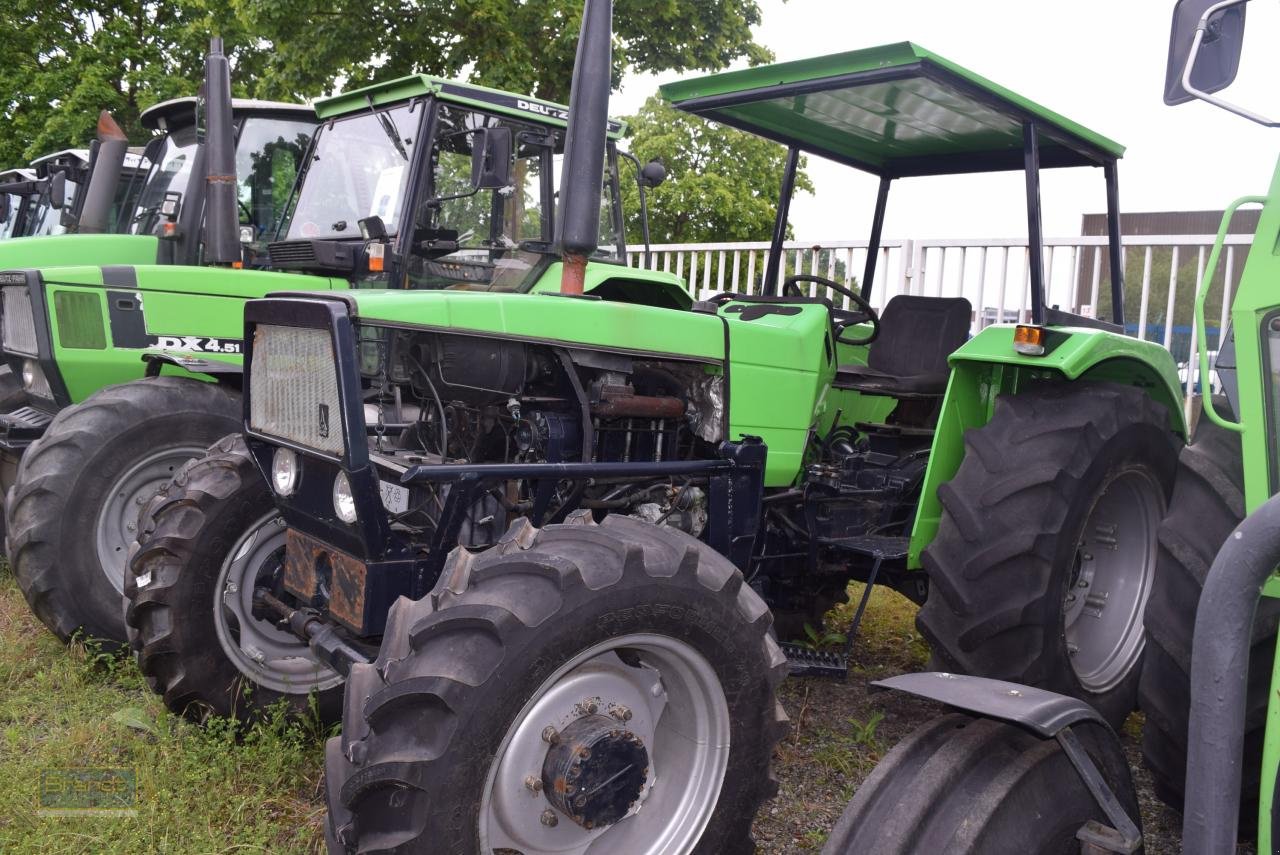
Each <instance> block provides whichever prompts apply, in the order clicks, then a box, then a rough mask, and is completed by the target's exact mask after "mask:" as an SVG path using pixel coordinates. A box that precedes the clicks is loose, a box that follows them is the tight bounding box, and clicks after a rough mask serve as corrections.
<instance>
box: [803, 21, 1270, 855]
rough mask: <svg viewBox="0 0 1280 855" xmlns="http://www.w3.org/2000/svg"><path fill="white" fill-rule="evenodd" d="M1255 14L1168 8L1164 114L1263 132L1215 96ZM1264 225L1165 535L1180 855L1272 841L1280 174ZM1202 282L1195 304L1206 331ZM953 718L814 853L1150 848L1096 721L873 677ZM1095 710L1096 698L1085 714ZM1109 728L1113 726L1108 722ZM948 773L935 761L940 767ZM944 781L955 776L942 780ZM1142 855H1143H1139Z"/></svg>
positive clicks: (1156, 726) (951, 685) (1158, 590)
mask: <svg viewBox="0 0 1280 855" xmlns="http://www.w3.org/2000/svg"><path fill="white" fill-rule="evenodd" d="M1247 1H1248V0H1180V2H1178V4H1177V5H1176V7H1175V9H1174V12H1173V27H1172V34H1171V38H1170V47H1169V60H1168V68H1167V76H1166V82H1165V102H1166V103H1167V104H1170V105H1175V104H1181V103H1185V102H1187V101H1191V100H1194V99H1199V100H1203V101H1206V102H1208V103H1211V104H1213V105H1215V106H1218V107H1221V108H1223V109H1225V110H1227V111H1228V112H1231V113H1234V114H1236V115H1239V116H1241V117H1243V118H1246V119H1249V120H1251V121H1254V122H1257V123H1260V124H1263V125H1265V126H1268V127H1277V126H1280V122H1276V121H1274V120H1271V119H1268V118H1266V117H1265V116H1262V115H1259V114H1258V113H1255V112H1253V111H1251V110H1248V109H1246V108H1243V107H1240V106H1238V105H1236V104H1234V103H1232V102H1230V101H1227V100H1225V99H1224V98H1223V97H1222V96H1220V95H1218V94H1216V93H1218V92H1219V91H1220V90H1222V89H1223V88H1225V87H1226V86H1228V85H1230V83H1231V82H1232V81H1233V80H1234V78H1235V75H1236V71H1237V68H1238V66H1239V60H1240V55H1241V49H1242V43H1243V32H1244V23H1245V5H1246V3H1247ZM1245 205H1260V206H1261V207H1262V211H1261V216H1260V217H1259V220H1258V226H1257V231H1256V233H1255V235H1254V239H1253V243H1252V246H1251V248H1250V251H1249V254H1248V258H1247V260H1246V262H1245V266H1244V269H1243V271H1242V273H1241V277H1240V281H1239V284H1238V286H1237V288H1236V290H1235V293H1234V296H1233V297H1232V302H1231V316H1230V327H1229V328H1228V329H1227V330H1226V331H1225V332H1224V334H1223V337H1222V344H1221V345H1220V347H1219V348H1218V350H1217V352H1216V354H1214V355H1213V358H1212V359H1211V356H1210V348H1209V343H1208V342H1206V341H1203V340H1202V341H1200V342H1199V352H1198V354H1197V357H1198V365H1199V370H1200V376H1201V377H1208V376H1209V373H1210V369H1212V370H1214V371H1216V372H1217V375H1218V377H1219V378H1220V379H1221V382H1222V388H1223V393H1224V394H1223V396H1222V397H1217V398H1207V397H1206V398H1205V399H1204V400H1203V404H1204V411H1203V413H1202V415H1201V416H1200V420H1199V424H1198V425H1197V426H1196V428H1195V436H1194V441H1193V442H1192V443H1191V444H1190V445H1187V446H1186V447H1184V448H1183V449H1182V451H1181V453H1180V457H1179V461H1178V469H1177V476H1176V479H1175V482H1174V489H1173V494H1172V498H1171V501H1170V503H1169V506H1168V509H1167V511H1166V513H1165V515H1164V517H1163V519H1162V521H1161V523H1160V526H1159V529H1158V533H1157V540H1158V546H1159V550H1158V554H1157V559H1156V574H1155V578H1154V583H1153V585H1152V590H1151V594H1150V597H1149V599H1148V602H1147V607H1146V612H1145V622H1146V630H1147V645H1146V648H1147V649H1146V653H1145V657H1144V661H1143V663H1142V672H1141V681H1140V685H1139V705H1140V708H1141V709H1142V712H1143V713H1144V715H1145V722H1144V727H1143V733H1142V758H1143V761H1144V764H1145V765H1146V767H1147V770H1148V772H1149V773H1150V776H1151V780H1152V783H1153V785H1154V789H1155V792H1156V795H1157V796H1159V797H1160V798H1161V799H1162V800H1163V801H1165V802H1166V803H1168V804H1169V805H1171V806H1173V807H1175V808H1178V809H1180V810H1182V812H1183V825H1182V851H1184V852H1187V853H1197V855H1200V853H1203V855H1231V853H1235V852H1236V851H1237V839H1238V838H1250V837H1256V841H1257V851H1258V852H1275V851H1277V846H1280V804H1278V803H1277V798H1276V797H1277V784H1280V731H1277V727H1280V704H1278V703H1277V697H1278V694H1277V692H1278V691H1280V670H1277V665H1278V664H1280V660H1278V659H1277V658H1276V627H1277V623H1278V622H1280V603H1278V602H1277V598H1278V597H1280V583H1278V582H1277V577H1276V575H1275V572H1276V568H1277V566H1280V500H1278V499H1277V498H1275V494H1276V493H1277V491H1278V490H1280V443H1278V442H1277V437H1278V436H1280V430H1278V429H1277V418H1278V417H1280V409H1277V406H1276V401H1277V400H1278V398H1277V395H1278V393H1280V385H1277V384H1278V382H1280V361H1278V360H1280V299H1277V295H1276V290H1275V282H1276V277H1277V260H1276V254H1275V247H1276V245H1277V239H1278V236H1280V166H1277V169H1276V172H1275V174H1274V176H1273V177H1272V180H1271V185H1270V188H1269V189H1268V191H1267V193H1266V194H1265V195H1258V196H1246V197H1243V198H1240V199H1237V200H1235V201H1234V202H1232V203H1231V204H1230V205H1229V206H1227V209H1226V211H1225V212H1224V215H1223V219H1222V226H1221V228H1220V230H1219V232H1218V236H1217V241H1216V243H1215V245H1214V247H1213V249H1212V251H1211V252H1210V255H1209V260H1208V264H1207V266H1206V270H1205V272H1204V276H1203V279H1202V283H1209V282H1212V281H1213V275H1214V272H1215V270H1216V269H1217V265H1218V262H1219V260H1220V258H1221V254H1222V247H1223V244H1224V241H1225V238H1226V234H1227V230H1228V225H1229V222H1230V220H1231V217H1232V216H1233V215H1234V214H1235V212H1236V211H1237V210H1238V209H1240V208H1241V207H1242V206H1245ZM1208 291H1209V289H1208V287H1207V286H1206V285H1203V284H1202V285H1201V288H1200V291H1199V293H1198V294H1197V297H1196V304H1195V311H1196V324H1197V326H1198V328H1199V329H1201V330H1203V329H1205V313H1204V304H1205V299H1206V297H1207V295H1208ZM880 685H882V686H884V687H885V688H889V689H895V690H900V691H905V692H909V693H912V694H915V695H919V696H922V697H926V698H931V699H933V700H937V701H941V702H942V703H944V704H947V705H948V706H950V707H952V708H953V709H954V712H952V713H951V714H950V715H948V716H946V717H944V718H942V719H938V720H936V721H933V722H930V723H929V724H927V725H925V726H923V727H922V728H920V729H919V730H918V731H917V732H915V733H913V734H912V735H910V736H908V737H907V738H906V739H905V740H903V741H902V742H901V743H900V744H899V745H898V746H897V747H896V748H894V749H893V751H891V752H890V753H889V754H888V756H886V757H885V759H884V760H883V761H881V764H880V765H879V766H878V767H877V769H876V771H875V772H874V773H873V774H872V776H871V777H870V778H868V780H867V781H866V782H865V783H864V784H863V785H862V786H861V787H860V788H859V790H858V793H857V794H856V796H855V798H854V800H853V801H852V802H851V803H850V805H849V807H848V809H847V810H846V811H845V814H844V816H843V817H842V818H841V820H840V822H839V823H838V824H837V826H836V829H835V831H834V832H833V833H832V835H831V838H830V841H829V843H828V845H827V847H826V849H824V850H823V851H824V853H827V855H852V853H861V852H872V851H875V852H890V851H891V852H901V853H926V852H928V853H932V852H943V851H945V852H955V853H969V852H972V853H979V852H980V853H983V855H1005V853H1007V854H1008V855H1013V853H1019V855H1021V853H1027V852H1065V851H1080V852H1085V853H1099V852H1117V853H1132V852H1137V851H1139V850H1140V849H1141V848H1142V847H1143V845H1144V840H1143V837H1142V828H1141V825H1142V824H1141V820H1140V817H1139V814H1138V810H1137V805H1138V802H1137V797H1136V794H1135V791H1134V786H1133V783H1132V780H1131V777H1130V773H1129V769H1128V767H1127V763H1126V760H1125V754H1124V751H1123V749H1122V747H1121V745H1120V742H1119V740H1118V739H1117V736H1116V732H1115V730H1113V727H1112V726H1114V724H1115V722H1114V721H1111V722H1108V721H1107V716H1106V715H1105V711H1104V710H1101V709H1098V708H1096V707H1095V706H1093V705H1090V704H1089V703H1085V702H1083V701H1082V700H1081V699H1079V698H1071V697H1065V696H1063V695H1060V694H1057V693H1053V692H1046V691H1042V690H1040V689H1036V688H1033V687H1031V686H1027V685H1021V684H1016V683H1009V682H1005V681H992V680H982V679H975V678H971V677H961V676H958V675H955V674H945V673H944V674H937V673H933V674H912V675H906V676H902V677H895V678H892V679H889V680H885V681H883V682H882V683H881V684H880ZM1083 700H1084V701H1087V700H1088V699H1087V698H1085V699H1083ZM1109 725H1111V726H1109ZM944 758H945V759H944ZM943 766H945V767H946V769H947V770H948V771H943ZM1147 845H1148V849H1147V850H1146V851H1152V850H1151V849H1150V848H1149V844H1147Z"/></svg>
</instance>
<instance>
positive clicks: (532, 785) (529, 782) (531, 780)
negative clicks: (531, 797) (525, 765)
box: [524, 775, 542, 793]
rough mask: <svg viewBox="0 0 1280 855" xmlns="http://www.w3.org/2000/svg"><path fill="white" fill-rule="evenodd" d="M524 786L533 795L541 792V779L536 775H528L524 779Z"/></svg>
mask: <svg viewBox="0 0 1280 855" xmlns="http://www.w3.org/2000/svg"><path fill="white" fill-rule="evenodd" d="M524 785H525V786H526V787H528V788H529V789H530V790H532V791H533V792H534V793H540V792H542V779H541V778H539V777H538V776H536V775H529V776H528V777H526V778H525V779H524Z"/></svg>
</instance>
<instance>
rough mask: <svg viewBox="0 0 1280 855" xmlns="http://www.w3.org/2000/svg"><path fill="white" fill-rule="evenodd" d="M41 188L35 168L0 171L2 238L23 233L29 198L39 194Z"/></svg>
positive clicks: (0, 223) (0, 224)
mask: <svg viewBox="0 0 1280 855" xmlns="http://www.w3.org/2000/svg"><path fill="white" fill-rule="evenodd" d="M39 190H40V184H39V182H38V181H37V179H36V173H35V170H33V169H6V170H5V171H3V172H0V239H3V238H8V237H14V236H15V235H20V234H22V224H23V222H24V221H25V220H26V215H27V207H28V200H29V199H31V198H32V197H33V196H36V195H38V194H39Z"/></svg>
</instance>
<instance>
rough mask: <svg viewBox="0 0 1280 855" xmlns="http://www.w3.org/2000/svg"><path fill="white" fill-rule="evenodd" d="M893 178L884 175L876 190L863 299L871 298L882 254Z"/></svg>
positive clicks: (864, 274)
mask: <svg viewBox="0 0 1280 855" xmlns="http://www.w3.org/2000/svg"><path fill="white" fill-rule="evenodd" d="M891 182H892V179H890V178H885V177H882V178H881V179H880V187H879V188H878V189H877V190H876V211H875V214H874V215H872V218H871V238H870V240H869V241H868V242H867V263H866V266H864V267H863V269H862V299H864V300H870V299H871V287H872V285H873V283H874V282H875V278H876V256H878V255H879V254H880V234H881V232H883V231H884V212H885V208H886V207H887V206H888V204H889V184H890V183H891Z"/></svg>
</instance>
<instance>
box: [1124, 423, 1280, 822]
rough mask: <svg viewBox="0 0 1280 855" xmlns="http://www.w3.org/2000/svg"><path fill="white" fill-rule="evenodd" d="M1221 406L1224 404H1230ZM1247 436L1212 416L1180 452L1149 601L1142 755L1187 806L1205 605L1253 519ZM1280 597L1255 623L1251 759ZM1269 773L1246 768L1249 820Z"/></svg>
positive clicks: (1163, 792)
mask: <svg viewBox="0 0 1280 855" xmlns="http://www.w3.org/2000/svg"><path fill="white" fill-rule="evenodd" d="M1220 407H1221V405H1220ZM1244 511H1245V505H1244V467H1243V460H1242V457H1241V448H1240V439H1239V437H1238V435H1236V434H1234V433H1232V432H1231V431H1228V430H1224V429H1223V428H1220V427H1218V426H1217V425H1216V424H1214V423H1212V422H1211V421H1209V420H1208V418H1207V417H1202V418H1201V421H1200V425H1199V427H1198V428H1197V430H1196V437H1195V442H1194V443H1193V444H1191V445H1189V446H1187V447H1186V448H1184V449H1183V451H1182V454H1181V455H1180V456H1179V458H1178V477H1177V481H1176V483H1175V485H1174V492H1173V500H1172V502H1171V503H1170V505H1169V512H1168V514H1166V516H1165V519H1164V521H1163V522H1162V523H1161V525H1160V532H1159V542H1160V553H1159V558H1158V561H1159V564H1158V571H1157V575H1156V581H1155V585H1154V586H1153V588H1152V591H1151V599H1150V600H1149V601H1148V603H1147V613H1146V625H1147V638H1148V645H1147V656H1146V662H1145V664H1144V665H1143V673H1142V679H1141V681H1140V683H1139V686H1138V693H1139V703H1140V705H1141V708H1142V710H1143V712H1144V713H1145V714H1146V726H1145V727H1144V729H1143V736H1142V757H1143V761H1144V763H1145V764H1146V766H1147V768H1148V769H1149V770H1150V772H1151V777H1152V783H1153V785H1154V789H1155V792H1156V795H1157V796H1158V797H1159V798H1160V799H1161V801H1164V802H1166V803H1167V804H1169V805H1171V806H1173V807H1174V808H1178V809H1181V807H1182V796H1183V791H1184V786H1183V785H1184V780H1185V774H1186V759H1187V728H1188V723H1189V713H1190V708H1191V692H1190V690H1191V677H1190V675H1191V641H1192V635H1193V633H1194V630H1195V612H1196V605H1197V603H1199V601H1200V593H1201V591H1202V589H1203V587H1204V580H1205V577H1206V576H1207V575H1208V573H1209V568H1210V566H1212V564H1213V559H1214V558H1215V557H1216V556H1217V554H1218V550H1219V549H1220V548H1221V547H1222V544H1223V543H1224V542H1225V541H1226V539H1227V536H1228V535H1229V534H1230V533H1231V531H1232V529H1234V528H1235V527H1236V526H1237V525H1238V524H1239V523H1240V521H1241V520H1242V519H1244V515H1245V514H1244ZM1278 623H1280V602H1277V601H1276V600H1274V599H1271V598H1267V597H1264V598H1263V599H1262V601H1261V602H1260V603H1259V605H1258V611H1257V614H1256V617H1255V620H1254V625H1253V647H1252V650H1251V651H1250V656H1249V682H1248V686H1249V689H1248V703H1247V706H1246V708H1245V746H1244V751H1245V754H1244V756H1245V757H1258V756H1261V752H1262V743H1263V736H1264V728H1265V725H1266V714H1267V699H1268V694H1269V691H1270V685H1271V667H1272V656H1273V653H1274V648H1275V636H1276V628H1277V624H1278ZM1259 775H1260V769H1259V767H1258V764H1256V763H1245V764H1244V779H1243V781H1242V787H1241V800H1240V803H1241V820H1242V825H1243V826H1245V827H1249V826H1251V825H1252V824H1253V821H1254V819H1255V817H1254V813H1256V811H1255V809H1254V806H1256V804H1257V799H1258V792H1259Z"/></svg>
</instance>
